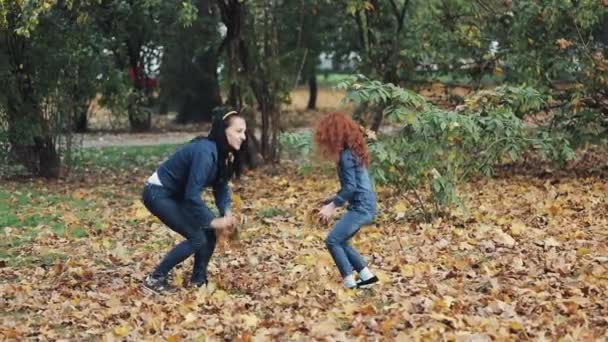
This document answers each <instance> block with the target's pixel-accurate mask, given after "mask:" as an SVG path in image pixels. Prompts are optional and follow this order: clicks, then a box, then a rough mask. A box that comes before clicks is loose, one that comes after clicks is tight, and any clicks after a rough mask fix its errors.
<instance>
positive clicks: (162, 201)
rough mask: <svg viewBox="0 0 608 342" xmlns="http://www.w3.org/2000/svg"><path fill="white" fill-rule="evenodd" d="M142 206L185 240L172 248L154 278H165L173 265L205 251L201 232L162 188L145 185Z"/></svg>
mask: <svg viewBox="0 0 608 342" xmlns="http://www.w3.org/2000/svg"><path fill="white" fill-rule="evenodd" d="M143 197H144V205H145V206H146V208H148V210H150V212H151V213H152V214H154V215H155V216H156V217H158V218H159V219H160V220H161V221H162V222H163V223H164V224H165V225H167V226H168V227H169V228H170V229H171V230H173V231H175V232H176V233H178V234H180V235H182V236H183V237H185V238H186V239H187V240H186V241H182V242H180V243H179V244H177V245H176V246H175V247H173V248H172V249H171V250H170V251H169V253H167V255H166V256H165V257H164V258H163V260H162V261H161V262H160V264H159V265H158V266H157V267H156V270H154V272H153V276H155V277H166V276H167V274H168V273H169V271H170V270H171V269H172V268H173V267H175V265H177V264H179V263H180V262H182V261H184V260H186V258H188V257H189V256H190V255H192V254H194V253H195V252H196V251H199V250H203V249H207V244H208V241H207V239H206V236H205V234H204V233H203V231H202V230H201V229H200V228H199V227H197V226H195V225H192V224H191V222H190V219H189V218H188V216H187V215H185V214H184V213H183V211H182V208H181V206H180V205H179V202H177V201H176V200H174V199H173V198H171V197H170V196H169V194H168V193H167V190H165V189H163V188H162V187H158V186H154V185H147V186H146V188H145V190H144V196H143Z"/></svg>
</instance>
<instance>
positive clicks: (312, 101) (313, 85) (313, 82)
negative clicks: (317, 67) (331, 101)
mask: <svg viewBox="0 0 608 342" xmlns="http://www.w3.org/2000/svg"><path fill="white" fill-rule="evenodd" d="M308 89H309V94H310V96H309V97H308V105H307V106H306V109H308V110H315V109H317V74H316V72H314V71H313V73H312V75H310V77H309V78H308Z"/></svg>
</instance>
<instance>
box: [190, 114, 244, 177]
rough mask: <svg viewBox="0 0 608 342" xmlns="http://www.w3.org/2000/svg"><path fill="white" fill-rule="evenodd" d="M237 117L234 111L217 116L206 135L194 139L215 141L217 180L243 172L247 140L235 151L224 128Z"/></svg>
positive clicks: (236, 175) (239, 174)
mask: <svg viewBox="0 0 608 342" xmlns="http://www.w3.org/2000/svg"><path fill="white" fill-rule="evenodd" d="M237 117H238V118H242V117H241V116H240V115H239V114H238V113H237V112H235V111H231V112H228V113H227V114H225V115H224V116H222V117H217V118H215V119H214V120H213V122H212V123H211V130H210V131H209V134H208V135H207V137H197V138H195V140H199V139H208V140H211V141H213V142H215V144H216V146H217V154H218V177H217V182H227V181H229V180H230V179H232V178H233V177H234V178H237V179H238V178H239V177H240V176H241V174H242V172H243V162H242V161H243V153H244V152H243V151H244V150H245V149H247V145H246V144H247V141H244V142H243V145H241V148H240V150H238V151H237V150H235V149H233V148H232V147H231V146H230V145H229V144H228V138H227V137H226V128H228V127H229V126H230V124H231V123H232V121H233V120H234V119H236V118H237Z"/></svg>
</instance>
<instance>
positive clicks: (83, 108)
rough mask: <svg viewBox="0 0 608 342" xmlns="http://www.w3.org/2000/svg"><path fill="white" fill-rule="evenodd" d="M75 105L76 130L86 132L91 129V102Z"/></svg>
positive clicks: (74, 119) (74, 120)
mask: <svg viewBox="0 0 608 342" xmlns="http://www.w3.org/2000/svg"><path fill="white" fill-rule="evenodd" d="M74 107H75V108H74V111H75V113H74V118H73V122H74V131H75V132H77V133H85V132H87V131H88V129H89V127H88V126H89V125H88V117H87V114H88V111H89V104H88V103H86V104H82V105H75V106H74Z"/></svg>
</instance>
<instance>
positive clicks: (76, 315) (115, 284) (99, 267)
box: [0, 151, 608, 341]
mask: <svg viewBox="0 0 608 342" xmlns="http://www.w3.org/2000/svg"><path fill="white" fill-rule="evenodd" d="M165 153H166V151H165ZM92 159H93V160H97V161H99V158H98V157H94V158H92ZM140 162H141V163H142V164H143V166H142V165H140V167H139V168H138V169H132V168H131V169H121V170H114V171H112V170H106V171H104V172H90V173H88V174H87V173H82V172H81V173H79V174H80V175H81V176H75V177H72V178H70V179H69V180H65V181H54V182H42V181H27V180H26V181H23V180H22V181H18V182H17V181H3V186H2V188H1V189H0V226H1V227H2V239H1V241H0V253H1V254H0V258H1V260H2V261H0V293H2V299H1V301H0V306H1V310H0V339H1V340H24V339H41V340H57V339H67V340H100V339H103V340H159V341H163V340H168V341H180V340H194V339H197V338H200V339H202V340H204V339H205V338H206V339H208V340H222V339H228V340H234V339H240V340H251V339H254V340H292V339H295V340H310V339H326V340H356V339H361V340H368V339H371V340H377V339H383V338H385V339H389V340H393V339H397V340H424V339H426V340H458V341H460V340H464V341H469V340H473V341H489V340H514V339H522V340H526V339H534V340H536V339H543V338H545V339H548V340H558V339H560V338H564V340H565V341H575V340H576V341H578V340H596V339H601V338H602V337H603V338H606V337H607V335H606V334H607V331H608V318H607V317H608V299H607V292H606V291H607V289H608V184H607V182H606V179H605V178H601V176H589V177H574V176H572V177H566V176H563V175H562V176H550V175H545V176H544V177H542V178H539V177H530V176H523V175H519V176H517V175H511V176H508V175H505V176H502V177H498V178H494V179H483V180H478V181H475V182H471V183H469V184H466V185H465V186H463V187H462V188H461V189H460V190H461V194H463V197H464V202H465V207H464V208H463V209H458V210H455V211H454V212H453V214H452V216H450V217H449V218H444V219H440V220H436V221H435V222H433V223H431V224H420V223H416V222H415V221H413V220H412V219H411V218H409V217H410V216H409V215H404V213H407V212H410V211H411V208H410V207H409V206H408V202H407V201H405V200H403V199H399V198H393V197H390V196H389V193H388V192H387V191H382V190H381V191H380V199H381V202H380V209H381V213H380V214H379V216H378V217H377V220H376V222H375V224H374V225H372V226H369V227H366V228H364V229H363V230H362V231H361V232H360V233H359V235H358V236H357V237H356V239H355V241H354V243H355V245H356V246H357V247H358V248H359V249H360V251H361V252H362V253H363V254H365V255H367V256H369V258H370V260H369V261H370V263H371V267H372V269H373V270H374V271H376V272H377V274H378V275H379V277H380V279H381V284H380V285H379V286H376V287H375V288H373V289H371V290H360V291H356V290H344V289H342V288H341V284H340V279H339V276H338V272H337V269H336V268H335V266H334V265H333V262H332V260H331V258H330V256H329V254H328V253H327V251H326V249H325V245H324V237H325V235H326V234H327V232H328V229H329V228H328V227H324V226H320V225H317V224H316V223H315V222H314V220H313V219H312V217H313V216H312V215H311V213H312V211H313V209H314V208H316V207H318V202H319V201H320V200H321V199H323V198H325V197H326V196H327V195H328V194H331V193H332V192H333V191H335V190H336V187H337V185H338V184H337V182H336V180H335V179H334V173H333V172H329V173H327V174H325V173H323V172H315V173H314V174H309V175H307V176H300V175H298V174H297V173H296V172H295V170H293V169H290V168H286V169H282V170H280V171H279V172H271V171H270V170H258V171H255V172H253V173H249V174H247V176H246V177H245V178H244V179H243V180H242V181H241V182H240V183H238V184H236V188H235V190H236V191H235V194H236V196H235V207H236V208H237V212H239V213H241V214H244V215H246V216H247V217H248V218H249V221H248V223H247V225H246V226H245V227H244V231H243V233H242V234H241V239H240V242H239V244H238V245H227V244H224V243H222V244H221V245H220V246H219V247H218V249H217V252H216V254H215V255H214V257H213V259H212V262H211V265H210V274H211V280H212V282H213V283H212V284H211V286H210V287H209V288H207V289H201V290H198V291H197V290H192V289H187V288H184V287H183V286H182V284H183V283H185V281H184V280H185V279H188V276H189V272H190V267H191V261H188V262H186V263H185V265H184V266H183V267H181V268H179V269H177V271H176V274H175V278H174V283H175V284H176V285H177V286H178V288H179V289H180V290H179V292H178V293H176V294H174V295H170V296H155V295H149V294H146V293H143V292H142V291H141V290H140V284H141V281H142V279H143V278H144V276H145V275H146V274H147V273H148V272H149V271H150V270H152V268H153V267H154V266H155V264H156V263H157V262H158V260H159V258H160V257H161V256H162V255H163V254H164V253H165V252H166V251H167V249H168V248H169V247H170V246H172V245H173V244H174V243H176V242H177V241H178V240H180V239H179V238H178V236H177V235H176V234H174V233H170V232H169V230H168V229H167V228H165V227H164V226H163V225H162V224H161V223H160V222H159V221H158V220H157V219H155V218H154V217H152V216H150V215H149V214H148V213H147V211H146V210H145V209H144V208H143V206H142V205H141V203H140V201H139V195H140V191H141V185H142V182H143V180H144V179H145V177H146V176H147V175H148V174H149V172H151V170H153V166H151V165H155V163H156V162H157V161H156V160H152V161H150V160H149V159H146V160H145V161H141V160H140ZM146 163H147V164H146ZM148 164H149V165H148ZM125 170H128V171H125Z"/></svg>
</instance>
